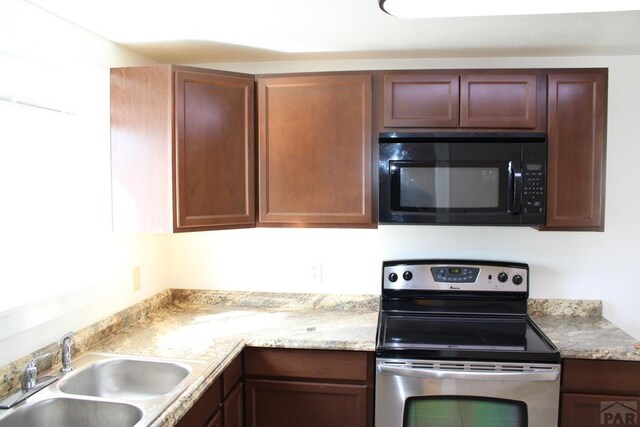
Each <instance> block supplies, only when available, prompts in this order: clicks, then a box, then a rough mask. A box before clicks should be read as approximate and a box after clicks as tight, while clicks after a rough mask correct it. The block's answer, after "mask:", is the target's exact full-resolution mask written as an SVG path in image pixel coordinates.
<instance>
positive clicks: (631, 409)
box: [600, 401, 638, 426]
mask: <svg viewBox="0 0 640 427" xmlns="http://www.w3.org/2000/svg"><path fill="white" fill-rule="evenodd" d="M600 424H604V425H616V426H637V425H638V402H614V401H602V402H600Z"/></svg>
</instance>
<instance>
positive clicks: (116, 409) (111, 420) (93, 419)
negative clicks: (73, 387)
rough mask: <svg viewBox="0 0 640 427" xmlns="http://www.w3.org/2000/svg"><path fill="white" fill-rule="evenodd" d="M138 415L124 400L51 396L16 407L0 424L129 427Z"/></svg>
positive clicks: (0, 426)
mask: <svg viewBox="0 0 640 427" xmlns="http://www.w3.org/2000/svg"><path fill="white" fill-rule="evenodd" d="M142 416H143V413H142V410H140V409H139V408H137V407H135V406H133V405H128V404H126V403H114V402H100V401H93V400H80V399H66V398H53V399H48V400H41V401H38V402H35V403H33V404H29V405H25V406H22V407H20V408H17V409H16V410H15V411H13V412H12V413H11V414H9V415H7V416H6V417H5V418H2V419H0V427H24V426H29V427H87V426H92V427H132V426H134V425H135V424H136V423H137V422H138V421H140V420H141V419H142Z"/></svg>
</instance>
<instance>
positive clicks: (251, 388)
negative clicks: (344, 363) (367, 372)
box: [245, 380, 367, 427]
mask: <svg viewBox="0 0 640 427" xmlns="http://www.w3.org/2000/svg"><path fill="white" fill-rule="evenodd" d="M366 400H367V386H365V385H350V384H328V383H304V382H294V381H270V380H247V381H246V396H245V401H246V402H247V405H246V408H247V423H248V424H247V426H248V427H301V426H304V427H366V426H367V402H366Z"/></svg>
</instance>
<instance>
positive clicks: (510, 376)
mask: <svg viewBox="0 0 640 427" xmlns="http://www.w3.org/2000/svg"><path fill="white" fill-rule="evenodd" d="M378 372H380V373H381V374H391V375H397V376H401V377H415V378H434V379H440V380H447V379H452V380H480V381H522V382H537V381H556V380H557V379H558V377H559V375H560V371H559V370H558V369H553V370H540V371H535V370H534V371H531V372H479V371H478V372H472V371H459V372H457V371H444V370H439V369H423V368H404V367H400V366H384V365H379V366H378Z"/></svg>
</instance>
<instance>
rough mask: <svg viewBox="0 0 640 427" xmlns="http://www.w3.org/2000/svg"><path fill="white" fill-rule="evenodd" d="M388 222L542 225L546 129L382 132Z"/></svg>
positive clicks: (383, 219) (383, 207) (382, 216)
mask: <svg viewBox="0 0 640 427" xmlns="http://www.w3.org/2000/svg"><path fill="white" fill-rule="evenodd" d="M379 149H380V157H379V184H380V193H379V195H380V201H379V206H380V212H379V222H380V223H382V224H449V225H528V226H535V225H540V224H544V222H545V216H546V215H545V214H546V188H547V186H546V182H547V138H546V134H542V133H508V134H507V133H421V134H413V133H383V134H380V138H379Z"/></svg>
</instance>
